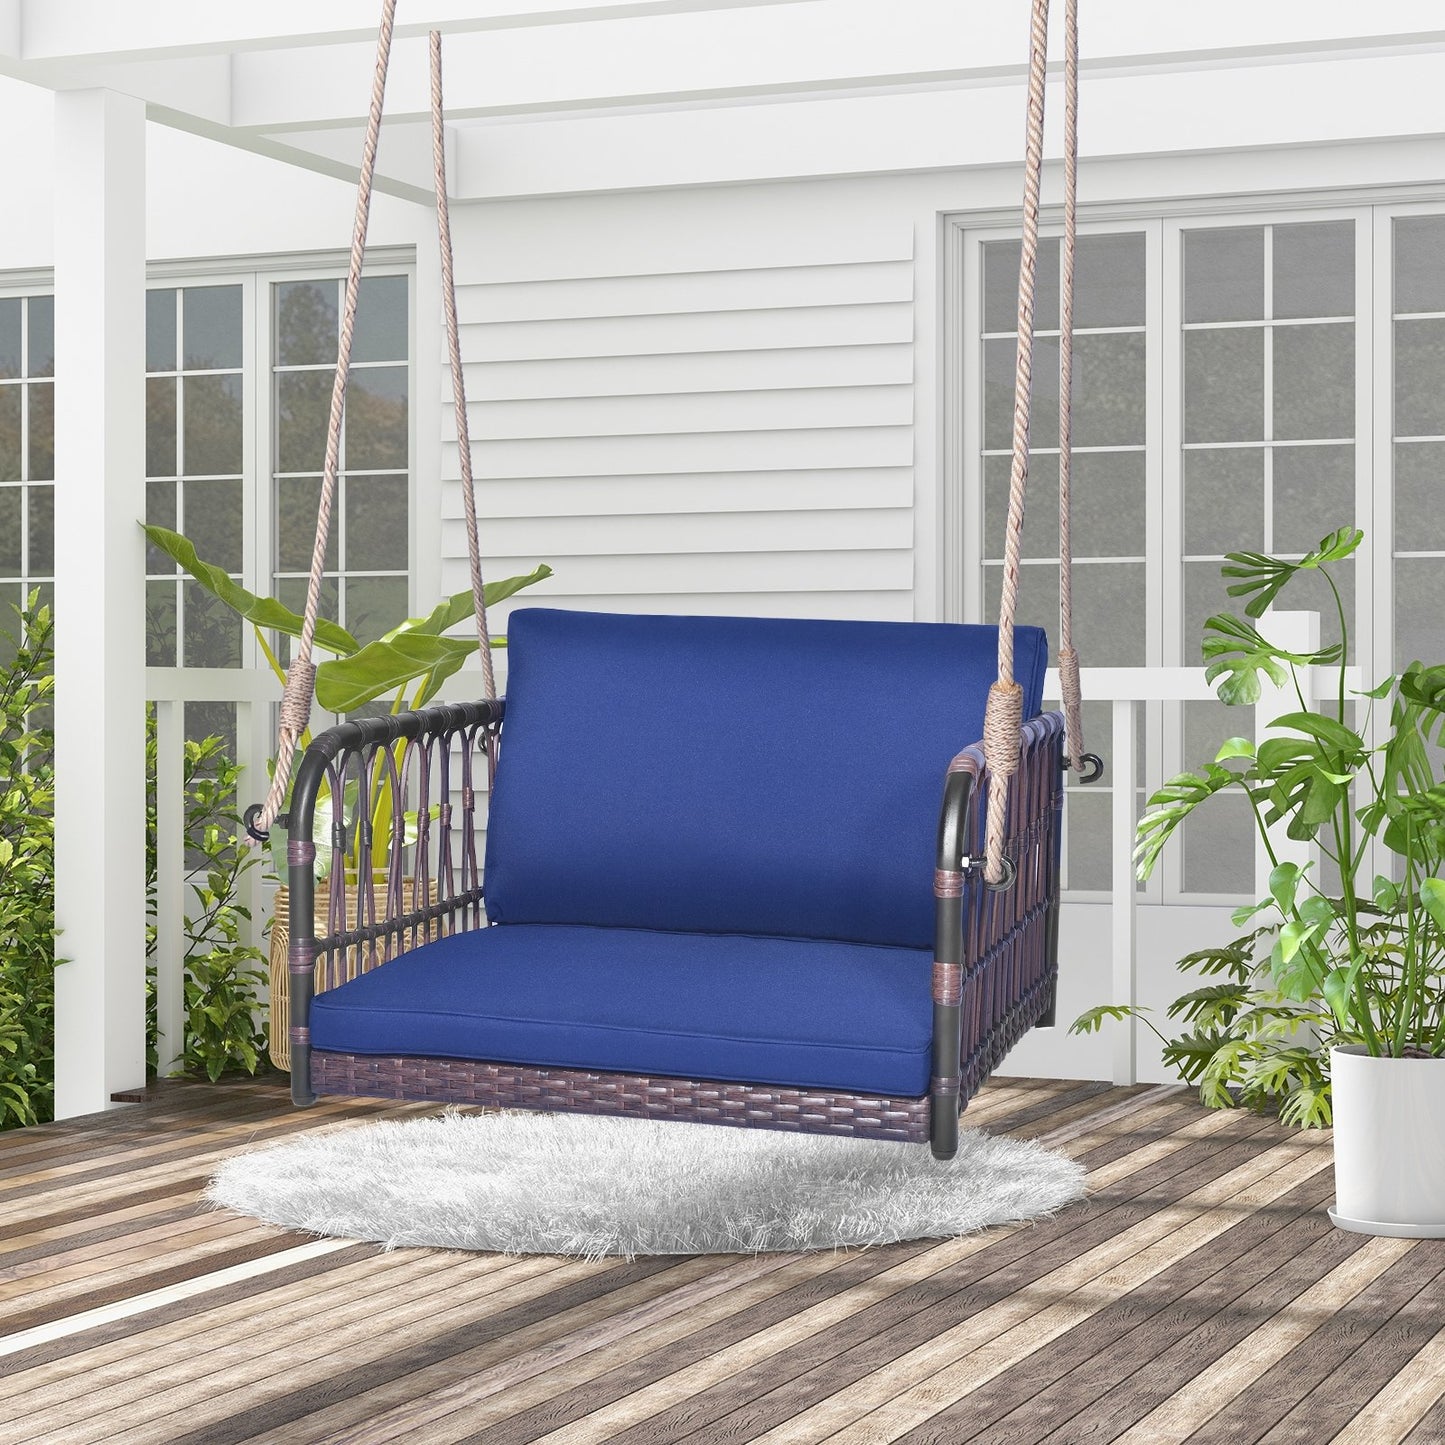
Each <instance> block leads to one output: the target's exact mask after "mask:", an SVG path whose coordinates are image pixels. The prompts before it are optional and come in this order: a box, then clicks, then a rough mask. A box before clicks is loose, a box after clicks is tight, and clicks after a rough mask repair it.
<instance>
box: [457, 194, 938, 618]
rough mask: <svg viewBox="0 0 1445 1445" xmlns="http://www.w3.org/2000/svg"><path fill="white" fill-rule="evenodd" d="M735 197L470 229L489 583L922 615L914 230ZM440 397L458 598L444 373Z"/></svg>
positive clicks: (467, 315) (567, 597)
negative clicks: (537, 228)
mask: <svg viewBox="0 0 1445 1445" xmlns="http://www.w3.org/2000/svg"><path fill="white" fill-rule="evenodd" d="M711 199H712V204H710V205H708V204H704V205H697V204H695V203H694V204H684V205H681V206H680V205H679V204H678V202H677V199H676V198H675V197H672V196H669V195H667V194H657V195H648V196H632V197H628V198H627V199H626V200H625V201H624V202H619V201H617V200H616V199H611V200H602V201H587V202H578V203H575V204H573V205H570V206H569V205H566V204H561V205H558V206H556V207H554V208H552V209H553V215H552V217H551V218H550V224H551V225H553V226H555V227H556V228H557V230H556V231H549V238H548V246H549V247H550V251H549V250H548V249H543V250H542V252H541V254H535V253H531V252H527V253H523V254H520V255H519V254H517V253H516V252H514V251H512V250H511V249H510V248H504V249H498V248H497V247H496V246H495V245H494V244H493V239H492V237H491V234H490V227H491V225H492V223H493V222H494V220H495V218H496V214H497V210H498V208H496V207H492V206H471V207H467V208H465V209H464V210H463V211H461V212H460V213H459V214H458V215H457V216H456V218H455V225H456V232H457V236H456V240H457V252H458V259H457V273H458V282H459V297H458V306H459V312H460V319H461V326H462V349H463V353H464V355H465V357H466V378H467V390H468V397H469V400H470V410H469V416H470V424H471V428H472V433H473V438H474V460H475V470H476V473H477V476H478V478H479V488H478V505H479V510H480V512H481V515H482V519H483V551H484V554H485V558H486V567H487V570H488V574H489V575H495V576H502V575H507V574H510V573H513V572H519V571H524V570H526V569H528V568H530V567H532V566H533V565H535V564H536V563H537V562H547V563H548V564H550V565H551V566H552V567H554V568H555V570H556V573H557V575H556V578H555V579H554V580H553V581H551V582H549V583H548V584H547V585H546V588H545V595H546V598H547V600H548V601H549V602H552V603H555V604H556V605H558V606H564V607H577V608H604V609H617V610H625V611H647V612H702V613H734V612H736V613H751V614H767V615H775V616H798V617H801V616H823V617H855V618H861V617H868V618H889V619H906V618H911V617H913V616H914V615H915V596H914V587H915V575H916V574H915V567H914V559H913V548H914V500H915V498H914V465H915V440H914V421H915V383H916V380H917V378H916V373H915V365H916V363H915V348H914V340H915V265H914V261H915V247H914V226H913V223H912V219H911V217H908V216H903V217H899V218H897V219H894V220H891V221H890V222H888V223H886V224H882V225H880V224H878V223H877V222H876V221H875V220H872V219H867V220H865V221H864V222H863V223H862V224H855V225H840V224H838V223H836V222H835V221H834V219H833V218H832V217H830V216H828V215H822V216H814V217H808V216H807V215H803V216H801V217H800V216H798V215H796V214H789V212H790V211H795V210H796V198H795V197H793V196H788V195H785V194H783V193H781V192H780V193H778V194H777V195H776V196H775V197H773V198H771V199H774V200H776V201H777V202H779V204H778V205H776V206H774V205H764V206H758V207H755V208H752V209H750V210H745V211H744V212H742V213H741V214H737V213H735V212H734V213H727V210H726V207H725V206H724V205H722V204H721V203H722V201H723V198H722V197H721V196H714V197H712V198H711ZM543 209H545V208H543ZM800 221H801V224H800ZM559 238H560V242H561V244H559ZM529 261H530V263H529ZM441 402H442V406H441V424H442V431H443V438H444V447H443V462H442V476H443V516H444V518H445V522H444V526H443V531H442V555H443V559H444V565H443V576H442V581H443V585H444V586H445V587H446V588H447V589H448V590H452V589H455V588H458V587H461V586H464V585H465V575H466V574H465V559H466V538H465V532H464V529H463V524H462V521H461V495H460V489H459V486H458V480H457V479H458V467H457V455H456V448H455V444H454V432H453V428H452V409H451V401H450V391H449V386H448V385H447V383H446V382H445V381H444V382H443V385H442V395H441ZM542 596H543V590H542V589H538V590H537V591H536V592H535V593H532V594H529V595H528V597H527V598H526V600H527V601H530V602H536V601H540V600H541V599H542Z"/></svg>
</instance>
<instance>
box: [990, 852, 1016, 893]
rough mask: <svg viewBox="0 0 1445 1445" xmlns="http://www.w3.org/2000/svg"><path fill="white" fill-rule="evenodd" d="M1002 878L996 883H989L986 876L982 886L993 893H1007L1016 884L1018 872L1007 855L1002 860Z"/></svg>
mask: <svg viewBox="0 0 1445 1445" xmlns="http://www.w3.org/2000/svg"><path fill="white" fill-rule="evenodd" d="M1002 861H1003V877H1002V878H1000V879H999V880H998V882H997V883H992V882H990V881H989V879H988V877H987V875H985V877H984V880H983V882H984V886H985V887H986V888H989V889H991V890H992V891H993V892H994V893H1007V892H1008V891H1009V889H1010V888H1012V887H1013V886H1014V884H1015V883H1017V882H1018V876H1019V870H1018V868H1017V867H1016V866H1015V865H1014V860H1013V859H1012V858H1010V857H1008V856H1007V855H1005V856H1004V858H1003V860H1002Z"/></svg>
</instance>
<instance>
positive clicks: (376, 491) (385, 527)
mask: <svg viewBox="0 0 1445 1445" xmlns="http://www.w3.org/2000/svg"><path fill="white" fill-rule="evenodd" d="M408 490H409V488H408V486H407V479H406V478H405V477H348V478H347V479H346V566H347V569H348V571H354V572H371V571H375V572H405V571H406V570H407V569H408V567H409V565H410V558H409V557H408V555H407V552H408V547H407V539H408V528H407V520H408V519H407V493H408Z"/></svg>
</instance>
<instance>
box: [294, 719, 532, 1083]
mask: <svg viewBox="0 0 1445 1445" xmlns="http://www.w3.org/2000/svg"><path fill="white" fill-rule="evenodd" d="M505 714H506V703H505V700H504V699H501V698H498V699H496V700H494V701H482V702H470V703H442V704H438V705H436V706H433V707H427V708H422V709H420V710H419V711H417V712H403V713H397V714H395V715H392V716H387V717H377V718H363V719H359V720H357V721H355V722H346V723H341V724H339V725H338V726H336V727H334V728H328V729H327V730H326V731H325V732H323V733H321V734H319V735H318V736H317V737H316V738H315V739H314V740H313V741H312V743H311V746H310V747H308V748H307V749H306V753H305V755H304V756H303V758H302V759H301V764H300V766H299V767H298V768H297V770H296V780H295V784H294V787H293V789H292V795H291V807H290V810H289V812H288V813H287V816H286V818H285V826H286V829H287V844H286V861H287V882H288V884H289V887H290V899H289V905H290V949H289V958H288V972H289V975H290V983H291V994H290V1006H291V1018H290V1043H291V1095H292V1098H293V1099H294V1101H295V1102H296V1103H298V1104H309V1103H311V1102H313V1101H314V1099H315V1094H314V1093H313V1092H312V1089H311V1077H310V1073H311V1000H312V997H313V995H314V993H315V989H316V965H317V960H318V958H320V959H322V961H323V963H324V964H325V965H326V966H327V967H328V969H331V968H332V965H333V964H335V968H334V972H336V973H338V974H339V973H341V972H342V971H343V970H344V968H345V967H346V966H348V965H354V967H355V970H357V971H365V970H366V969H368V968H371V967H375V966H379V965H380V964H383V963H385V962H386V961H387V960H388V959H390V958H392V957H393V956H395V954H396V953H399V952H403V951H405V949H406V948H408V947H412V946H415V944H417V943H418V942H425V941H427V940H428V939H430V938H432V937H436V936H439V935H440V934H441V933H444V932H454V931H458V930H459V929H461V928H465V927H468V926H476V925H477V924H479V923H480V922H481V919H482V888H481V870H480V867H479V864H478V859H477V852H476V844H475V827H474V824H475V810H476V802H477V795H478V792H479V791H481V790H480V788H479V787H474V786H473V778H474V774H475V770H476V769H477V768H481V769H482V770H483V771H484V772H485V771H486V770H487V769H488V768H489V766H490V762H491V760H492V759H493V758H494V757H495V751H496V748H497V745H498V739H499V736H500V732H501V726H502V720H503V718H504V717H505ZM458 741H459V742H460V743H461V748H460V758H459V759H458V760H457V761H456V763H455V767H454V764H453V745H454V744H455V743H457V742H458ZM398 743H400V744H402V745H403V746H402V747H401V748H398V747H397V746H396V745H397V744H398ZM353 773H354V774H355V787H356V790H357V797H356V804H355V808H354V815H355V823H354V832H353V834H352V836H351V837H348V829H347V825H346V820H345V818H344V817H343V816H342V814H343V813H344V811H345V810H344V809H337V810H336V817H335V819H334V821H333V824H332V847H333V850H334V858H335V866H334V867H333V873H332V876H333V878H334V879H335V880H336V881H335V882H334V883H333V886H332V888H331V907H330V923H329V925H328V927H327V930H326V933H325V936H324V937H322V938H319V939H318V938H317V936H316V931H317V930H316V913H315V907H316V873H315V865H316V843H315V826H316V806H317V801H318V798H319V797H320V795H321V791H322V788H323V786H325V787H327V788H329V789H330V792H331V796H332V797H333V798H343V797H345V794H346V787H347V779H348V776H349V775H351V774H353ZM454 773H455V776H454ZM373 786H374V787H375V788H376V789H377V790H378V794H379V793H380V790H381V789H383V788H385V789H386V790H387V796H388V797H389V804H388V805H383V812H387V811H389V819H388V820H387V821H386V822H385V823H384V824H383V826H385V827H386V829H387V833H386V843H385V855H386V856H385V866H384V868H382V869H381V872H382V874H383V875H384V878H383V880H382V883H381V887H382V890H383V891H384V902H383V903H382V904H380V905H379V904H378V902H377V879H376V877H375V876H374V875H373V874H372V872H371V870H370V869H369V868H368V869H366V870H365V876H358V878H357V880H356V885H355V898H354V905H355V906H354V908H352V907H351V905H350V903H349V902H348V896H347V882H346V876H345V866H344V862H343V859H344V855H345V854H346V852H347V850H348V845H349V844H350V843H354V844H355V846H356V849H357V857H358V858H360V859H366V860H368V861H370V860H371V858H372V856H373V853H372V844H373V838H374V835H373V824H372V813H373V810H374V809H375V808H376V807H377V798H376V797H374V796H373V792H372V789H373ZM457 791H459V792H460V795H461V808H460V814H461V817H460V819H459V820H457V821H456V822H455V823H454V820H453V816H452V815H453V811H454V810H453V805H452V796H453V794H454V793H455V792H457ZM409 804H410V805H413V806H411V807H409ZM433 813H435V820H433ZM409 816H412V817H414V820H415V822H414V828H415V833H414V836H409V834H408V817H409ZM408 850H414V852H413V855H412V856H413V858H414V862H413V864H412V865H411V866H410V867H408V865H407V863H406V857H407V854H408ZM338 960H339V963H338V962H337V961H338Z"/></svg>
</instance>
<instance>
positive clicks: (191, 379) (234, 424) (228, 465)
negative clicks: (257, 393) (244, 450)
mask: <svg viewBox="0 0 1445 1445" xmlns="http://www.w3.org/2000/svg"><path fill="white" fill-rule="evenodd" d="M181 395H182V397H183V398H184V407H185V463H186V470H185V474H186V476H189V477H197V476H229V475H237V474H239V473H240V470H241V378H240V377H239V376H188V377H186V379H185V381H184V382H183V384H182V392H181Z"/></svg>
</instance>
